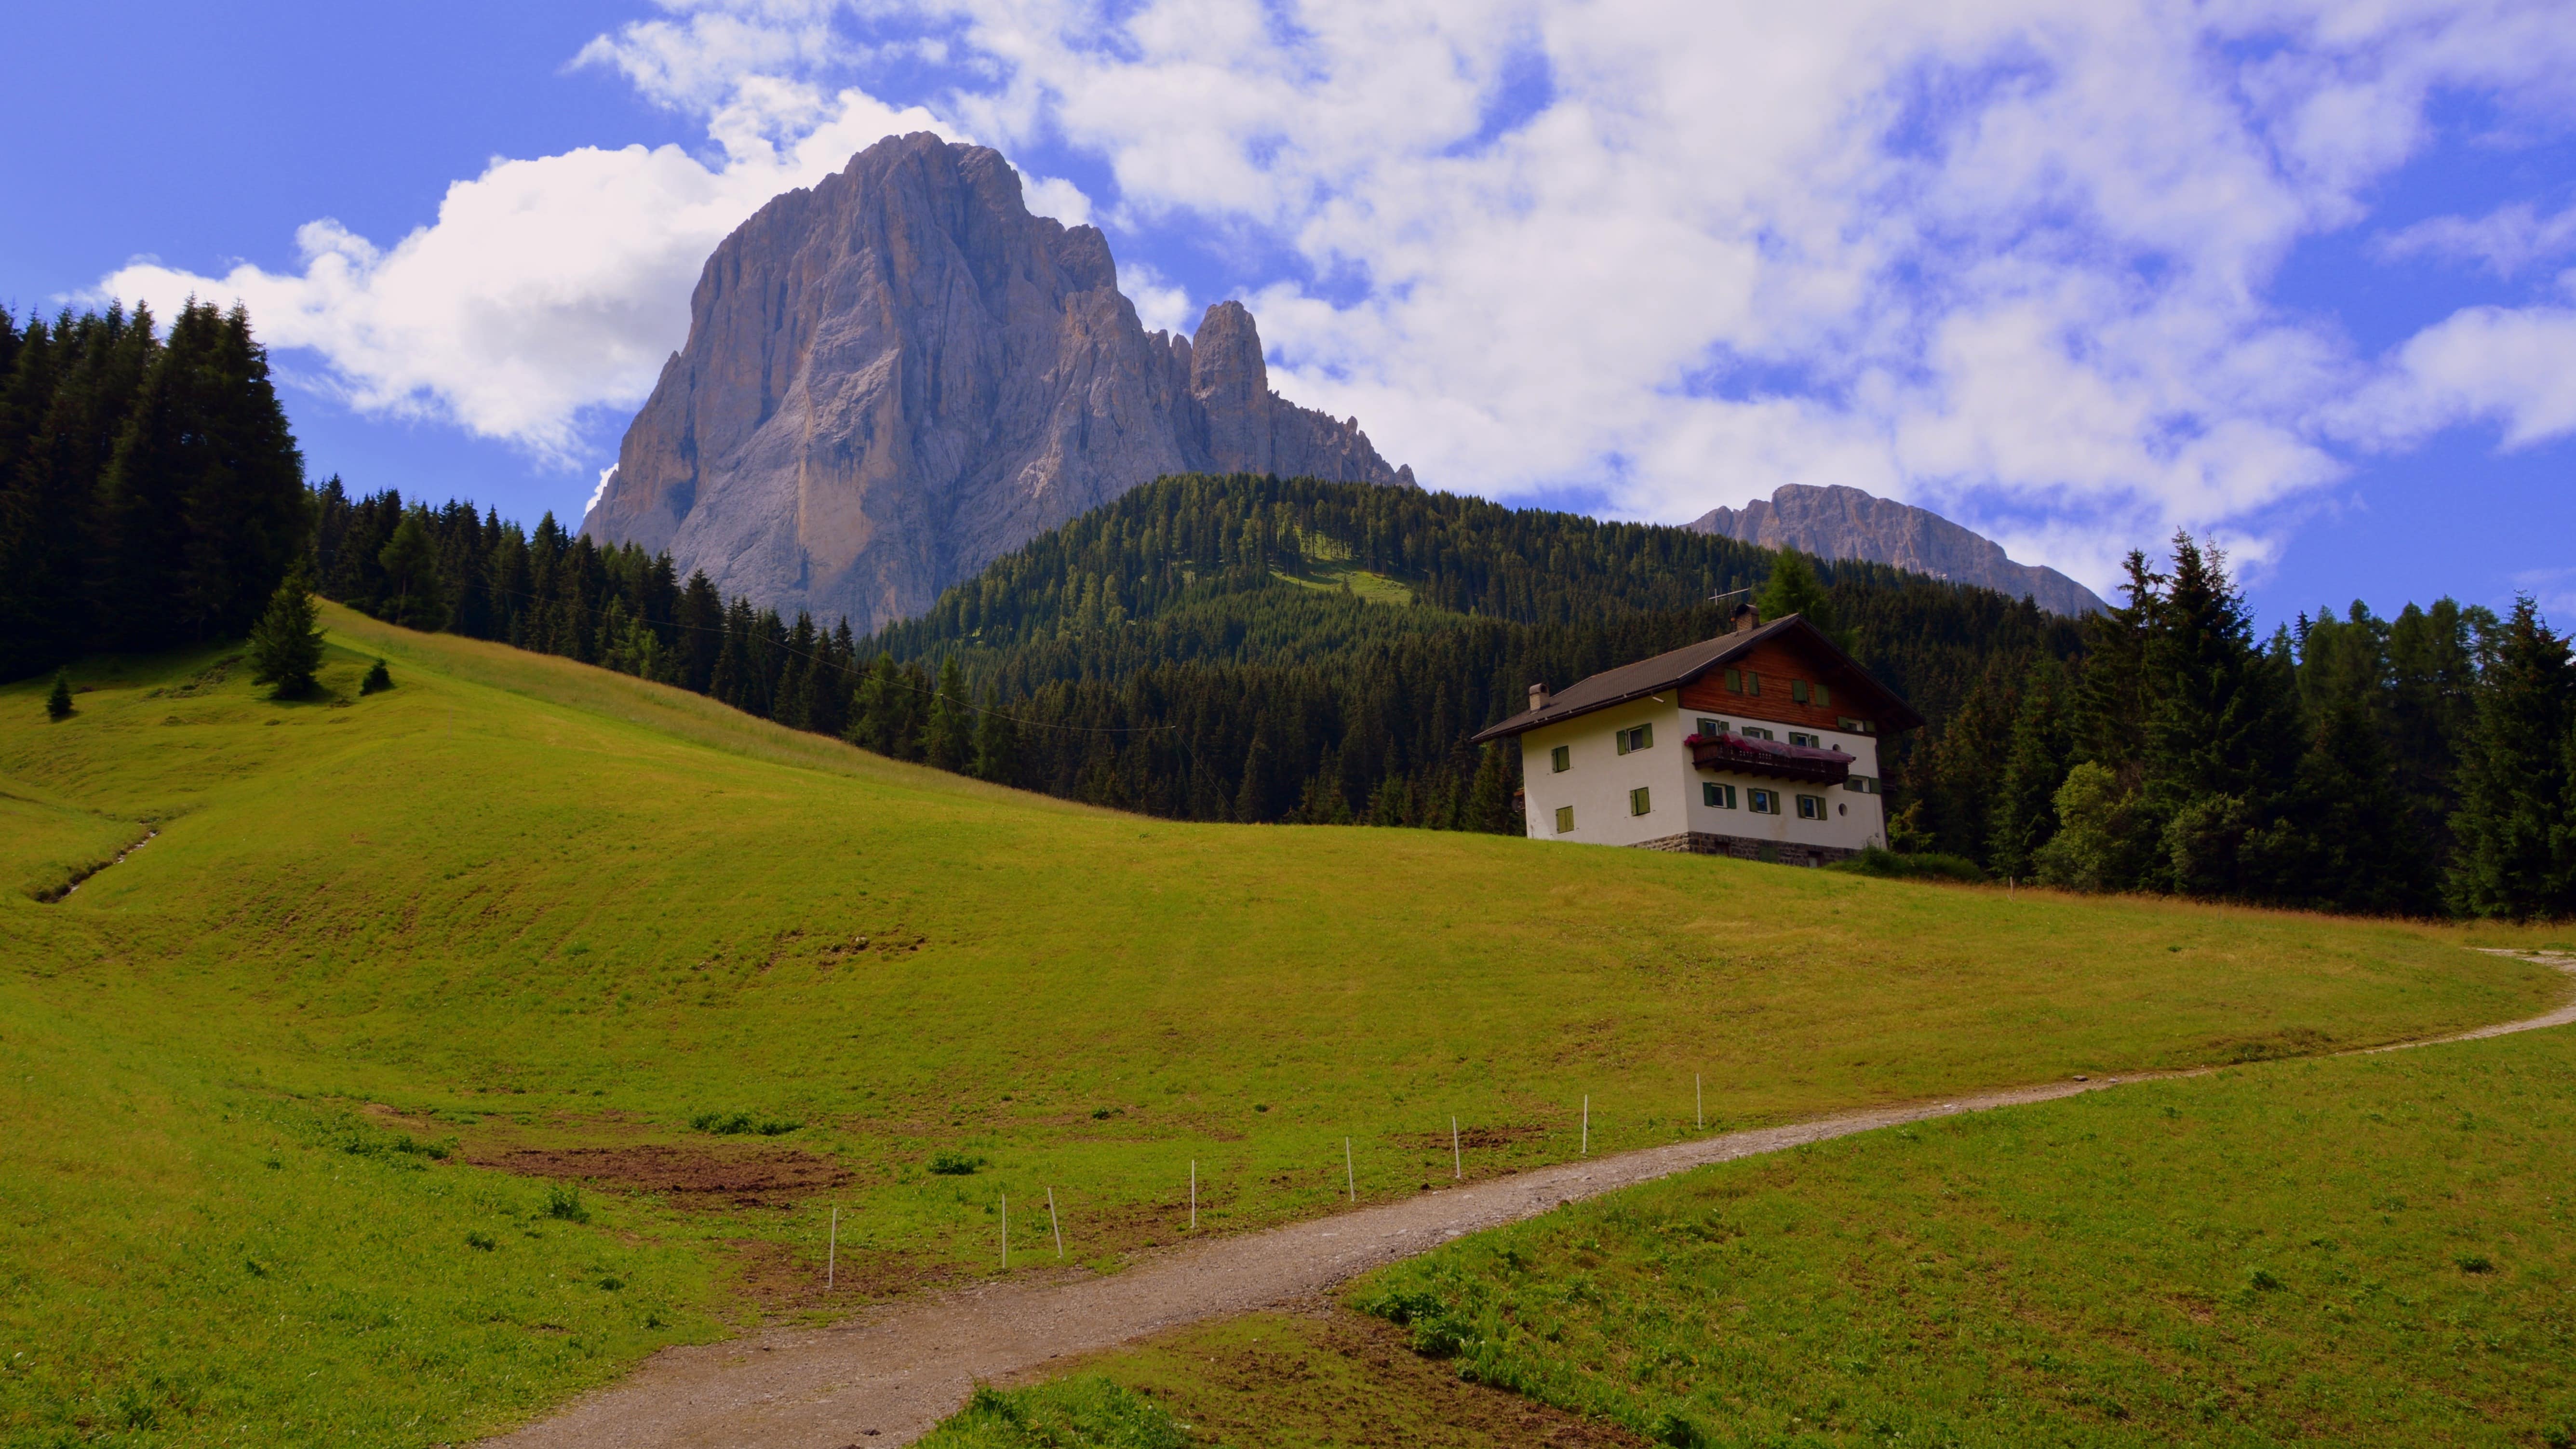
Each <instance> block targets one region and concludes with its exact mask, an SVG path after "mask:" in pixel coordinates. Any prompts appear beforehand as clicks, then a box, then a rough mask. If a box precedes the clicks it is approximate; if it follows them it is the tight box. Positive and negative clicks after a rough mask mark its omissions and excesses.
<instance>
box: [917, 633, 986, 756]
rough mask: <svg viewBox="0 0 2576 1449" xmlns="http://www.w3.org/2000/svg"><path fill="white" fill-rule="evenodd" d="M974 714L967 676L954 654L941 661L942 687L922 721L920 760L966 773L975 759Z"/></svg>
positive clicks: (933, 696)
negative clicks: (967, 691)
mask: <svg viewBox="0 0 2576 1449" xmlns="http://www.w3.org/2000/svg"><path fill="white" fill-rule="evenodd" d="M974 713H975V709H974V704H973V701H972V700H971V699H970V698H969V697H968V695H967V693H966V676H965V673H964V672H963V671H962V670H960V669H959V668H958V667H957V656H956V655H954V654H951V655H949V656H948V657H947V658H946V659H944V660H941V661H940V664H939V685H938V688H937V691H936V692H935V693H933V694H932V695H931V698H930V712H929V714H928V716H927V717H926V718H925V719H924V720H923V721H922V729H921V758H922V759H923V760H925V761H927V762H928V763H929V764H930V765H932V766H933V767H934V768H937V769H942V770H955V771H963V770H964V769H965V768H966V767H967V766H968V765H969V764H970V763H972V762H973V760H974V754H975V722H974Z"/></svg>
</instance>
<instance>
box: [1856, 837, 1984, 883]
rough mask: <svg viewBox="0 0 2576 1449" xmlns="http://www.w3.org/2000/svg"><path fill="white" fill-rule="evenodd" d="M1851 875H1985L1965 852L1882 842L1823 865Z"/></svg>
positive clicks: (1913, 877) (1887, 877)
mask: <svg viewBox="0 0 2576 1449" xmlns="http://www.w3.org/2000/svg"><path fill="white" fill-rule="evenodd" d="M1825 869H1827V870H1839V871H1843V872H1845V873H1847V874H1851V875H1868V876H1877V877H1879V878H1881V879H1885V880H1956V881H1966V882H1968V883H1969V884H1971V885H1974V884H1977V883H1979V882H1981V881H1983V880H1984V879H1985V878H1986V873H1985V872H1984V871H1983V870H1981V869H1979V868H1978V866H1977V863H1976V862H1975V861H1973V860H1970V859H1968V858H1967V857H1966V856H1964V855H1942V854H1939V853H1938V852H1935V851H1928V850H1927V851H1906V852H1899V851H1893V850H1889V849H1887V848H1885V847H1884V846H1877V845H1868V846H1863V847H1862V848H1861V852H1860V854H1858V855H1855V856H1853V857H1852V858H1851V859H1849V860H1838V861H1835V862H1834V863H1833V864H1832V865H1829V866H1827V867H1825Z"/></svg>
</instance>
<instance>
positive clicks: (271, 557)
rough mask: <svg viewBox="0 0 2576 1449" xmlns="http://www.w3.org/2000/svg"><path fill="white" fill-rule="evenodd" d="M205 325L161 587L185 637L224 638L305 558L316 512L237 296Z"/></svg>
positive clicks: (255, 613)
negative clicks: (174, 567)
mask: <svg viewBox="0 0 2576 1449" xmlns="http://www.w3.org/2000/svg"><path fill="white" fill-rule="evenodd" d="M204 311H205V312H206V313H209V314H211V313H212V311H213V309H212V308H210V307H209V308H206V309H204ZM208 324H209V327H210V331H211V336H210V337H209V338H208V345H207V348H206V351H205V353H204V355H203V356H202V357H201V358H200V359H198V366H199V369H200V371H199V374H198V375H197V376H196V377H195V378H193V379H192V380H191V384H190V391H191V393H192V395H193V396H192V398H191V402H192V404H193V406H194V408H195V412H196V416H195V419H194V423H195V426H196V428H198V429H199V430H201V431H200V433H199V435H198V437H197V438H196V440H195V446H194V447H193V448H191V447H187V446H184V445H183V446H182V448H181V449H180V450H179V456H180V457H181V458H182V459H183V460H184V464H185V472H184V473H183V474H182V476H181V477H179V478H178V479H176V480H173V486H172V487H171V489H170V491H171V492H173V493H174V494H175V495H176V497H177V500H178V504H179V508H180V512H181V522H182V529H183V533H184V542H183V543H182V545H181V550H180V568H179V572H178V574H177V576H176V577H174V578H171V579H168V580H166V581H164V588H165V589H166V590H167V591H168V597H171V598H172V599H173V600H174V601H175V603H176V605H177V611H178V618H177V620H176V623H177V625H178V627H179V629H180V630H181V631H182V633H183V635H184V637H188V638H195V639H224V638H232V637H235V636H237V635H239V634H240V633H241V632H242V631H243V630H245V629H247V628H249V627H250V625H251V621H252V620H254V619H257V618H258V617H260V612H261V609H262V607H263V606H264V605H265V604H266V603H267V601H268V599H269V598H270V596H271V595H272V594H273V593H274V592H275V591H276V589H277V587H278V584H279V583H280V581H282V580H283V579H284V578H285V577H286V573H287V570H288V569H289V568H290V567H292V566H294V565H295V564H296V563H297V562H298V561H300V560H301V559H302V557H303V555H304V548H305V541H306V539H307V537H308V536H309V535H310V532H311V526H312V519H311V516H310V514H309V512H308V511H307V510H308V501H307V497H306V494H305V491H304V455H303V453H302V452H300V451H299V450H298V449H297V448H296V446H295V435H294V433H293V432H292V430H290V429H289V428H288V426H287V422H286V410H285V409H284V408H283V407H281V406H280V405H279V404H278V401H277V390H276V388H275V387H274V386H273V385H272V384H271V382H270V381H269V373H268V353H267V350H266V349H265V348H263V347H261V346H260V345H259V343H258V342H257V341H256V340H254V339H253V338H252V337H251V332H250V316H249V313H248V312H246V311H245V310H244V309H243V308H242V307H241V306H240V304H238V303H236V304H235V305H234V307H233V310H232V311H231V312H229V313H226V314H224V315H223V316H222V317H220V318H211V317H209V319H208ZM429 627H436V626H435V625H434V624H433V625H431V626H429Z"/></svg>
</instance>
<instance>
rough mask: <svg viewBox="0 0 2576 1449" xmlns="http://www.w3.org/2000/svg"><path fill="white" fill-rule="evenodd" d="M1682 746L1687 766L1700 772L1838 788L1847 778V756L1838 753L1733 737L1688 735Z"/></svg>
mask: <svg viewBox="0 0 2576 1449" xmlns="http://www.w3.org/2000/svg"><path fill="white" fill-rule="evenodd" d="M1682 743H1683V744H1684V745H1685V746H1687V747H1689V749H1690V754H1691V764H1692V765H1694V766H1696V767H1697V768H1699V769H1703V770H1724V771H1726V772H1727V773H1729V774H1734V775H1767V776H1769V777H1771V778H1773V779H1775V780H1805V781H1808V782H1810V783H1813V784H1818V785H1839V784H1841V783H1842V782H1843V781H1844V780H1846V779H1848V778H1849V777H1850V775H1851V765H1852V759H1851V756H1849V755H1846V754H1844V753H1843V752H1842V751H1840V750H1812V749H1809V748H1807V747H1806V746H1805V745H1784V744H1781V743H1780V742H1779V741H1777V740H1756V739H1748V738H1746V737H1745V736H1743V735H1736V734H1725V735H1692V736H1691V737H1690V738H1689V739H1686V740H1684V741H1682Z"/></svg>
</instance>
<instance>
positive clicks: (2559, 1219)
mask: <svg viewBox="0 0 2576 1449" xmlns="http://www.w3.org/2000/svg"><path fill="white" fill-rule="evenodd" d="M1352 1300H1353V1301H1354V1302H1356V1303H1357V1304H1359V1305H1360V1306H1362V1307H1364V1308H1368V1309H1370V1310H1372V1311H1375V1312H1378V1313H1381V1314H1385V1315H1387V1316H1389V1317H1392V1318H1395V1319H1398V1320H1400V1321H1403V1322H1405V1323H1407V1324H1409V1325H1410V1327H1411V1330H1412V1332H1413V1334H1414V1340H1415V1343H1416V1346H1417V1347H1419V1348H1421V1349H1423V1350H1426V1351H1428V1352H1430V1353H1431V1354H1433V1355H1436V1356H1439V1357H1444V1358H1454V1359H1455V1368H1456V1371H1457V1372H1458V1373H1459V1374H1460V1375H1462V1376H1464V1377H1467V1378H1470V1379H1473V1380H1475V1381H1477V1382H1480V1383H1485V1384H1493V1385H1500V1386H1504V1387H1508V1388H1511V1389H1515V1390H1518V1391H1521V1392H1523V1393H1526V1394H1528V1395H1531V1396H1532V1397H1534V1398H1536V1399H1538V1400H1540V1401H1542V1402H1545V1403H1548V1404H1552V1405H1555V1406H1558V1407H1561V1408H1565V1409H1569V1410H1573V1411H1576V1412H1579V1413H1582V1414H1586V1415H1589V1416H1593V1417H1596V1418H1600V1419H1604V1420H1608V1421H1610V1422H1613V1423H1617V1424H1620V1425H1624V1426H1626V1427H1628V1428H1630V1429H1633V1430H1636V1431H1638V1432H1640V1433H1643V1434H1646V1435H1648V1436H1651V1437H1653V1438H1655V1439H1657V1440H1660V1441H1662V1442H1666V1443H1674V1444H1722V1445H1747V1446H1750V1445H1880V1444H1900V1443H1901V1444H1909V1445H1953V1444H1955V1445H2023V1444H2040V1443H2046V1444H2059V1445H2104V1446H2110V1445H2165V1444H2174V1445H2258V1444H2279V1443H2289V1442H2306V1443H2319V1444H2338V1445H2345V1444H2375V1445H2391V1446H2397V1445H2428V1444H2445V1445H2496V1446H2505V1445H2534V1446H2553V1449H2554V1446H2563V1445H2566V1444H2568V1443H2570V1442H2571V1441H2576V1381H2571V1379H2570V1376H2569V1373H2568V1366H2569V1364H2570V1363H2571V1361H2576V1031H2571V1030H2569V1029H2566V1028H2560V1029H2556V1030H2552V1031H2546V1032H2537V1033H2533V1034H2530V1035H2526V1036H2517V1037H2507V1038H2501V1039H2496V1040H2490V1041H2482V1042H2472V1043H2460V1044H2454V1045H2446V1046H2440V1047H2434V1048H2429V1049H2426V1050H2423V1051H2413V1052H2400V1053H2390V1054H2383V1055H2373V1056H2367V1057H2345V1058H2339V1059H2336V1060H2332V1061H2322V1062H2320V1061H2300V1062H2279V1063H2268V1064H2265V1065H2262V1066H2257V1067H2246V1068H2239V1069H2235V1070H2231V1071H2229V1072H2226V1073H2223V1074H2221V1075H2219V1076H2216V1077H2208V1078H2197V1079H2190V1080H2182V1081H2171V1082H2160V1083H2149V1084H2139V1085H2132V1086H2124V1087H2121V1088H2119V1089H2117V1090H2114V1091H2109V1092H2102V1093H2094V1094H2090V1095H2087V1096H2083V1097H2079V1098H2074V1099H2070V1100H2065V1101H2060V1102H2055V1103H2051V1104H2048V1105H2045V1106H2037V1107H2027V1108H2014V1109H2009V1110H2005V1111H1998V1112H1993V1113H1988V1114H1984V1115H1980V1116H1974V1117H1962V1118H1948V1119H1943V1120H1940V1121H1938V1122H1934V1123H1927V1124H1924V1125H1921V1126H1917V1127H1911V1128H1905V1129H1898V1130H1885V1131H1879V1132H1874V1133H1870V1134H1866V1135H1864V1136H1860V1137H1854V1138H1846V1139H1843V1140H1841V1141H1838V1142H1834V1143H1829V1144H1825V1145H1821V1146H1817V1147H1812V1148H1806V1149H1801V1150H1798V1151H1796V1152H1792V1153H1788V1154H1784V1155H1782V1156H1778V1157H1773V1158H1765V1159H1761V1160H1758V1161H1748V1162H1743V1163H1736V1164H1729V1165H1727V1166H1723V1167H1718V1168H1711V1169H1706V1170H1702V1171H1699V1172H1695V1173H1692V1174H1690V1175H1688V1176H1687V1177H1683V1178H1677V1179H1672V1180H1669V1181H1666V1182H1661V1183H1656V1184H1652V1185H1649V1186H1646V1187H1643V1188H1638V1189H1635V1190H1632V1191H1629V1192H1625V1193H1621V1194H1618V1195H1616V1196H1614V1197H1611V1198H1605V1199H1601V1200H1599V1201H1596V1202H1592V1203H1587V1204H1582V1205H1579V1206H1576V1207H1573V1208H1569V1209H1564V1210H1560V1211H1558V1212H1556V1213H1552V1214H1550V1215H1548V1216H1547V1217H1546V1218H1544V1219H1540V1220H1537V1221H1534V1222H1532V1223H1529V1224H1525V1225H1521V1226H1517V1227H1514V1228H1509V1229H1505V1230H1502V1231H1499V1232H1494V1233H1487V1234H1482V1235H1479V1236H1478V1237H1476V1238H1473V1239H1469V1240H1462V1241H1461V1242H1459V1243H1456V1244H1453V1245H1450V1246H1447V1247H1444V1248H1442V1249H1440V1250H1438V1251H1437V1252H1436V1253H1434V1254H1432V1255H1429V1256H1427V1257H1425V1258H1421V1259H1416V1260H1413V1261H1411V1262H1408V1263H1404V1264H1399V1265H1397V1266H1396V1267H1394V1268H1391V1269H1388V1270H1386V1271H1384V1272H1382V1273H1380V1274H1378V1275H1375V1276H1374V1277H1373V1278H1372V1279H1369V1280H1366V1281H1364V1282H1362V1283H1361V1284H1359V1285H1357V1287H1356V1288H1355V1290H1354V1291H1353V1293H1352ZM1115 1376H1116V1374H1115V1373H1114V1372H1113V1377H1115ZM1245 1442H1246V1443H1250V1442H1258V1441H1245Z"/></svg>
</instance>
